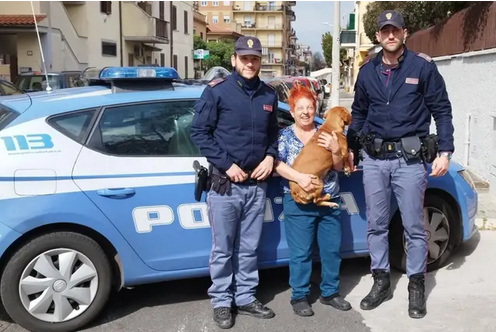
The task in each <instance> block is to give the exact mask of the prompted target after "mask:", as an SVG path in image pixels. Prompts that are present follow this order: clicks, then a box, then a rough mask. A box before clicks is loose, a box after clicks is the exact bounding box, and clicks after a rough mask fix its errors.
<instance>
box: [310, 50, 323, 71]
mask: <svg viewBox="0 0 496 332" xmlns="http://www.w3.org/2000/svg"><path fill="white" fill-rule="evenodd" d="M325 67H326V62H325V60H324V57H323V56H322V54H321V53H320V52H315V53H314V54H313V55H312V71H316V70H321V69H324V68H325Z"/></svg>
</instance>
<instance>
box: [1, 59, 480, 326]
mask: <svg viewBox="0 0 496 332" xmlns="http://www.w3.org/2000/svg"><path fill="white" fill-rule="evenodd" d="M88 75H93V79H90V80H89V82H90V83H91V84H90V85H89V86H86V87H82V88H70V89H63V90H55V91H52V92H36V93H29V94H23V95H16V96H9V97H2V98H0V160H1V162H0V211H2V213H1V217H0V255H1V256H0V266H1V271H0V272H1V283H0V297H1V299H2V302H3V305H4V306H5V309H6V311H7V313H8V314H9V315H10V317H11V318H12V319H13V320H14V321H15V322H17V323H18V324H19V325H21V326H23V327H24V328H26V329H28V330H31V331H72V330H76V329H79V328H81V327H83V326H85V325H86V324H88V323H89V322H90V321H92V320H94V319H95V317H96V316H97V315H99V314H100V313H101V312H102V310H103V308H104V306H105V304H106V302H107V300H108V298H109V296H110V294H111V290H113V289H115V290H118V289H121V288H122V287H127V286H134V285H140V284H145V283H154V282H161V281H165V280H172V279H180V278H192V277H200V276H207V275H208V261H209V255H210V248H211V232H210V229H209V228H210V226H209V221H208V213H207V209H206V204H205V202H204V200H202V201H200V202H197V201H196V200H195V199H194V183H195V172H194V169H193V166H192V165H193V163H194V161H195V160H198V161H199V162H200V163H201V164H202V165H203V166H207V161H206V160H205V159H204V158H202V157H201V156H200V154H199V151H198V149H197V148H196V147H195V145H194V144H193V143H192V142H191V140H190V138H189V126H190V123H191V121H192V119H193V114H194V108H193V107H194V104H195V101H196V100H197V99H198V98H199V97H200V95H201V93H202V91H203V89H204V88H205V86H204V85H194V84H184V83H181V82H179V81H178V78H179V76H178V74H177V72H176V71H175V70H174V69H173V68H168V67H107V68H103V69H102V70H98V71H94V72H93V73H88ZM277 112H278V118H279V122H280V126H281V127H284V126H287V125H290V124H291V123H293V120H292V117H291V115H290V114H289V113H288V106H287V105H286V104H283V103H280V104H279V109H278V111H277ZM316 121H317V122H318V123H321V122H322V120H321V119H316ZM279 181H280V177H277V176H274V177H272V178H271V179H270V184H269V189H268V197H267V203H266V211H265V225H264V232H263V239H262V243H261V246H260V249H259V255H260V256H259V257H260V267H261V268H271V267H276V266H283V265H286V264H287V261H288V257H289V252H288V247H287V244H286V239H285V232H284V222H283V219H284V216H283V214H282V205H281V204H282V199H281V192H280V187H279ZM340 181H341V199H342V202H343V205H342V218H343V231H342V237H343V241H342V248H341V249H342V255H343V257H344V258H347V257H358V256H367V255H368V251H367V242H366V236H367V218H366V208H365V197H364V192H363V186H362V172H361V171H360V169H359V170H358V171H357V172H355V173H353V174H352V175H351V176H350V177H345V176H342V177H341V178H340ZM393 206H394V208H393V209H392V210H391V219H392V223H391V229H390V239H391V250H390V252H391V264H392V265H393V266H394V267H396V268H398V269H400V270H403V271H404V270H405V238H404V236H403V229H402V226H401V222H400V221H401V215H400V213H399V211H398V209H397V205H396V204H395V202H394V198H393ZM476 212H477V193H476V192H475V190H474V188H473V186H472V185H471V184H470V183H469V182H468V181H467V180H466V174H465V171H464V170H463V168H462V167H460V165H458V164H456V163H455V162H452V163H451V166H450V169H449V173H448V174H447V175H446V176H444V177H441V178H430V179H429V183H428V188H427V193H426V196H425V209H424V215H423V218H424V220H425V221H426V223H428V226H427V229H428V233H429V259H428V269H429V271H431V270H435V269H437V268H439V267H441V266H442V265H443V264H444V263H445V262H446V260H447V259H448V258H449V256H450V254H451V253H452V251H453V248H455V247H456V246H457V245H458V244H459V243H461V242H463V241H466V240H468V239H469V238H470V237H471V236H472V235H473V234H474V232H475V230H476V228H475V225H474V219H475V215H476ZM419 217H420V216H419Z"/></svg>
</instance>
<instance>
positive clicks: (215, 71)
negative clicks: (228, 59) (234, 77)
mask: <svg viewBox="0 0 496 332" xmlns="http://www.w3.org/2000/svg"><path fill="white" fill-rule="evenodd" d="M229 74H230V72H229V71H228V70H227V69H226V68H224V67H213V68H210V69H209V71H207V72H206V73H205V76H203V80H205V81H211V80H213V79H214V78H222V77H226V76H227V75H229Z"/></svg>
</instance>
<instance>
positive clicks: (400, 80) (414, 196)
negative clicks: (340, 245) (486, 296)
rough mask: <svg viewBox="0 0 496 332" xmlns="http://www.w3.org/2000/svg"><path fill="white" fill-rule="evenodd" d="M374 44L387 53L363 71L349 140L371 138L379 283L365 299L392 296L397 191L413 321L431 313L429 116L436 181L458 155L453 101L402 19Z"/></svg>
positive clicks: (387, 24)
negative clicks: (409, 42)
mask: <svg viewBox="0 0 496 332" xmlns="http://www.w3.org/2000/svg"><path fill="white" fill-rule="evenodd" d="M377 23H378V32H377V33H376V38H377V40H378V42H379V43H380V44H381V46H382V50H381V51H380V52H379V53H378V54H377V56H376V57H375V58H373V59H369V61H368V62H366V63H365V64H363V65H362V67H361V68H360V71H359V73H358V77H357V81H356V84H355V98H354V102H353V105H352V116H353V120H352V123H351V125H350V127H349V130H348V141H349V143H351V142H352V141H353V138H354V136H355V135H357V134H359V135H361V136H365V142H364V143H363V150H364V153H363V184H364V190H365V196H366V204H367V214H368V233H367V241H368V246H369V251H370V257H371V270H372V274H373V277H374V285H373V286H372V289H371V291H370V292H369V294H368V295H367V296H366V297H365V298H364V299H363V300H362V301H361V303H360V307H361V308H362V309H363V310H371V309H374V308H376V307H377V306H379V305H380V304H381V303H382V302H383V301H386V300H389V299H390V298H391V297H392V293H391V286H390V278H389V272H390V266H389V261H388V252H389V248H388V247H389V246H388V228H389V212H390V198H391V192H392V193H394V195H395V197H396V199H397V201H398V205H399V209H400V212H401V217H402V221H403V226H404V229H405V235H406V239H407V246H408V255H407V266H406V267H407V276H408V278H409V284H408V292H409V306H408V312H409V315H410V317H412V318H422V317H424V316H425V314H426V305H425V286H424V280H425V273H426V265H427V255H428V242H427V235H426V231H425V228H426V227H427V225H424V219H423V200H424V194H425V189H426V182H427V167H426V162H425V158H424V160H422V158H421V156H422V154H421V153H420V150H421V143H424V144H425V145H424V146H432V145H433V144H431V141H432V139H431V136H430V135H429V126H430V121H431V120H430V119H431V115H432V116H433V117H434V120H435V123H436V126H437V138H438V151H435V153H434V158H432V159H433V160H429V161H428V162H432V172H431V173H430V176H434V177H436V176H443V175H444V174H446V171H447V169H448V166H449V161H450V159H451V154H452V153H453V152H454V145H453V131H454V128H453V124H452V111H451V103H450V101H449V99H448V94H447V92H446V86H445V83H444V80H443V78H442V77H441V74H440V73H439V72H438V69H437V67H436V65H435V64H434V62H433V61H432V59H431V58H430V57H429V56H427V55H425V54H422V53H414V52H412V51H409V50H408V49H407V48H406V46H405V45H404V39H405V36H406V29H405V28H404V21H403V17H402V16H401V14H400V13H398V12H396V11H393V10H386V11H384V12H382V13H381V14H380V15H379V17H378V19H377Z"/></svg>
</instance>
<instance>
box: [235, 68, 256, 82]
mask: <svg viewBox="0 0 496 332" xmlns="http://www.w3.org/2000/svg"><path fill="white" fill-rule="evenodd" d="M234 69H235V70H236V73H237V74H238V75H239V76H241V77H243V78H245V77H244V76H243V71H242V70H241V69H239V68H238V67H234ZM258 74H260V69H259V70H257V71H255V72H254V73H253V76H252V77H251V78H249V79H250V80H252V79H254V78H256V77H258ZM245 79H246V78H245Z"/></svg>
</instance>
